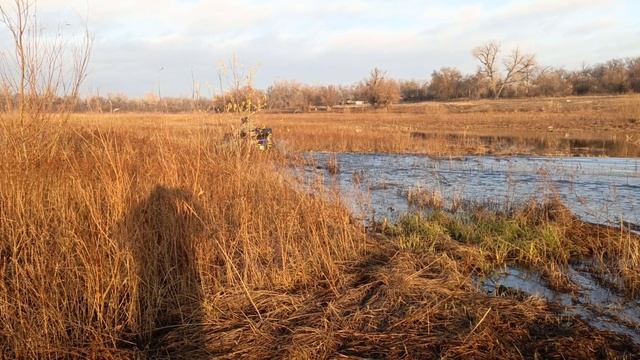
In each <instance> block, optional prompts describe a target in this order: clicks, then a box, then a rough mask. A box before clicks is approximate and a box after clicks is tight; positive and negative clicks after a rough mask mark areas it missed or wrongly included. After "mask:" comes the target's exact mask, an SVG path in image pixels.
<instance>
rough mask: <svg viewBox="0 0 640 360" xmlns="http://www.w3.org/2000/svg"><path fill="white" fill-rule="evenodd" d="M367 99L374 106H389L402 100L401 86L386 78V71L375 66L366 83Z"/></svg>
mask: <svg viewBox="0 0 640 360" xmlns="http://www.w3.org/2000/svg"><path fill="white" fill-rule="evenodd" d="M364 90H365V95H366V97H367V100H369V102H370V103H371V104H372V105H374V106H388V105H390V104H393V103H395V102H398V101H399V100H400V87H399V86H398V84H397V83H396V82H395V81H394V80H392V79H387V78H386V72H384V71H382V70H380V69H378V68H374V69H373V70H371V73H370V74H369V78H368V79H367V80H366V81H365V83H364Z"/></svg>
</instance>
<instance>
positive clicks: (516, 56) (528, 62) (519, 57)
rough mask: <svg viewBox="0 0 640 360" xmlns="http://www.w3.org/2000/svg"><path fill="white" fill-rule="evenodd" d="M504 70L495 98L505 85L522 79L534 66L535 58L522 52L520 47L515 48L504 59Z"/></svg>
mask: <svg viewBox="0 0 640 360" xmlns="http://www.w3.org/2000/svg"><path fill="white" fill-rule="evenodd" d="M503 64H504V67H505V70H506V73H505V76H504V79H502V81H501V82H500V87H499V88H498V91H497V92H496V99H498V98H500V95H501V94H502V91H503V90H504V89H505V87H507V86H509V85H511V84H515V83H518V82H520V81H523V79H525V78H526V76H527V75H528V74H530V72H531V70H532V69H533V68H534V67H535V66H536V58H535V56H534V55H532V54H523V53H521V52H520V49H518V48H515V49H514V50H513V51H512V52H511V54H510V55H509V56H508V57H507V58H506V59H504V62H503Z"/></svg>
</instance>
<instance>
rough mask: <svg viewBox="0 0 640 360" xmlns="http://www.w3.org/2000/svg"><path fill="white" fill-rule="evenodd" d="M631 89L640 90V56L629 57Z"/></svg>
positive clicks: (628, 66) (628, 71)
mask: <svg viewBox="0 0 640 360" xmlns="http://www.w3.org/2000/svg"><path fill="white" fill-rule="evenodd" d="M627 73H628V80H627V81H628V82H629V89H631V90H632V91H635V92H640V57H637V58H632V59H627Z"/></svg>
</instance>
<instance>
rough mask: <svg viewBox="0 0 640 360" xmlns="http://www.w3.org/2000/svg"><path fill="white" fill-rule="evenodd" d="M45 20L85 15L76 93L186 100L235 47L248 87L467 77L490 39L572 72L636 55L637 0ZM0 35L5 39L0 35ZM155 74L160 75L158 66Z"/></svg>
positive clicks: (171, 12)
mask: <svg viewBox="0 0 640 360" xmlns="http://www.w3.org/2000/svg"><path fill="white" fill-rule="evenodd" d="M38 4H39V8H40V11H41V14H42V17H44V18H45V19H46V21H47V22H49V23H54V22H65V23H71V24H73V25H77V24H79V23H80V22H81V18H82V17H84V16H87V15H88V16H87V17H88V22H89V27H90V29H91V31H92V32H93V33H94V36H95V44H94V49H93V57H92V62H91V67H90V75H89V78H88V79H87V81H86V83H85V88H84V91H83V92H84V93H85V94H94V93H96V92H98V91H99V92H100V93H101V94H107V93H124V94H127V95H130V96H142V95H144V94H145V93H147V92H151V91H157V88H158V86H160V88H161V91H162V93H163V95H170V96H189V95H190V94H191V84H192V74H193V76H194V77H195V79H196V80H197V81H198V82H200V83H201V84H202V86H203V92H204V93H205V94H206V93H207V91H205V89H206V88H207V84H208V85H209V86H210V87H215V88H217V75H216V69H217V66H218V63H219V62H220V61H222V60H225V59H229V58H230V57H231V56H232V54H234V53H235V54H237V56H238V59H239V60H240V62H241V63H242V64H244V65H247V66H252V67H255V68H256V76H255V84H256V85H257V86H258V87H263V88H264V87H266V86H268V85H269V84H270V83H272V82H273V81H274V80H277V79H295V80H298V81H301V82H305V83H311V84H329V83H338V84H349V83H353V82H355V81H358V80H360V79H362V78H364V77H365V76H366V75H367V74H368V72H369V70H370V69H371V68H373V67H376V66H377V67H380V68H382V69H385V70H387V71H388V73H389V75H390V76H393V77H395V78H402V79H412V78H415V79H427V78H428V77H429V74H430V73H431V72H432V71H433V70H434V69H438V68H440V67H443V66H455V67H458V68H460V69H461V70H462V71H464V72H472V71H474V70H475V68H476V66H477V65H476V63H475V62H474V59H473V58H472V56H471V50H472V49H473V48H474V47H475V46H478V45H481V44H483V43H485V42H487V41H489V40H496V41H499V42H501V43H502V45H503V48H505V49H509V48H511V47H514V46H516V45H518V46H520V48H521V49H523V50H525V51H527V52H533V53H535V54H537V58H538V60H539V62H540V63H542V64H544V65H552V66H562V67H565V68H568V69H573V68H578V67H580V66H581V65H582V64H583V63H586V64H594V63H597V62H601V61H604V60H607V59H610V58H614V57H628V56H640V20H638V15H639V14H640V1H635V0H564V1H560V0H507V1H488V0H484V1H462V0H449V1H428V0H423V1H418V0H405V1H402V0H398V1H383V0H354V1H337V0H324V1H315V0H297V1H287V0H275V1H251V0H234V1H218V0H212V1H208V0H135V1H134V0H130V1H119V0H111V1H105V0H100V1H98V0H39V2H38ZM3 36H5V35H4V34H3ZM160 69H162V70H160Z"/></svg>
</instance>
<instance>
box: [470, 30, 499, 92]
mask: <svg viewBox="0 0 640 360" xmlns="http://www.w3.org/2000/svg"><path fill="white" fill-rule="evenodd" d="M499 53H500V44H499V43H497V42H495V41H490V42H488V43H486V44H485V45H483V46H479V47H477V48H475V49H473V52H472V54H473V56H474V57H475V58H476V59H478V61H479V62H480V69H479V70H478V72H479V73H480V74H482V75H484V77H485V78H486V79H487V83H488V87H489V93H490V95H491V96H496V94H497V92H498V89H497V88H498V82H499V81H500V74H499V70H498V54H499Z"/></svg>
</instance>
